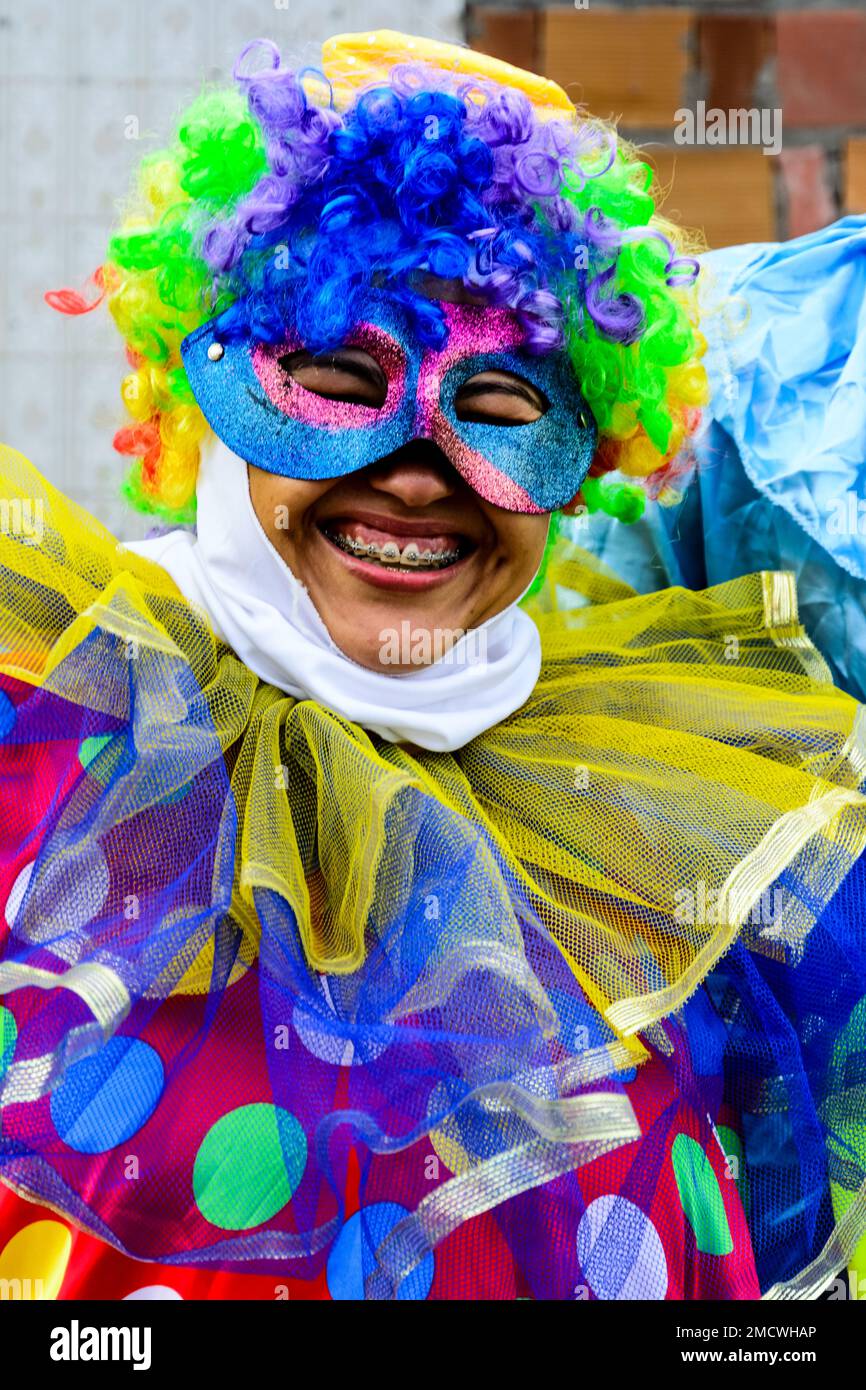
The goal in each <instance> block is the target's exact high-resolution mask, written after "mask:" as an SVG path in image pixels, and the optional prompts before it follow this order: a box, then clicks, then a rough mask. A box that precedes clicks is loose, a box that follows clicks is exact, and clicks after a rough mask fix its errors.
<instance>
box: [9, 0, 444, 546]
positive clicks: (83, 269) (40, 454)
mask: <svg viewBox="0 0 866 1390" xmlns="http://www.w3.org/2000/svg"><path fill="white" fill-rule="evenodd" d="M461 14H462V5H461V4H460V3H458V0H400V4H399V5H398V4H397V0H354V3H349V2H348V0H0V439H2V441H3V442H4V443H7V444H11V445H12V446H13V447H15V448H17V449H20V450H21V452H22V453H25V454H27V456H28V457H29V458H31V459H32V460H33V462H34V463H35V464H36V465H37V467H38V468H39V469H40V470H41V471H42V472H43V473H44V474H45V475H46V476H47V477H48V478H50V479H51V481H52V482H54V483H56V484H58V486H60V487H61V488H62V489H63V490H64V491H65V492H66V493H68V494H69V495H70V496H72V497H74V498H75V499H76V500H77V501H79V502H82V503H83V504H84V505H85V506H87V507H89V508H90V509H91V510H92V511H94V512H95V513H96V514H97V515H98V516H99V517H100V519H101V520H102V521H104V522H105V523H106V524H107V525H109V526H110V527H111V528H112V530H114V531H115V533H116V534H117V535H119V536H122V537H124V538H127V539H128V538H130V537H132V536H136V535H142V534H144V532H145V530H146V529H147V526H148V523H147V522H146V521H145V520H144V519H141V518H139V517H137V516H136V515H135V514H134V513H131V512H130V511H129V510H128V509H127V507H126V506H125V504H124V503H123V502H122V500H121V499H120V497H119V494H118V488H119V484H120V480H121V477H122V475H123V471H124V468H125V460H123V459H121V458H120V457H119V455H117V454H116V453H115V452H114V450H113V449H112V447H111V436H112V434H113V432H114V430H115V429H116V428H117V426H118V425H119V424H121V423H124V414H123V411H122V408H121V405H120V399H119V394H118V388H119V384H120V380H121V377H122V375H123V372H124V359H123V353H122V349H121V345H120V339H119V337H118V335H117V333H116V331H115V330H114V327H113V325H112V323H111V320H110V318H109V316H108V314H107V313H105V312H104V311H97V312H96V313H93V314H90V315H84V316H82V317H78V318H71V319H70V318H66V317H64V316H62V315H60V314H57V313H55V312H54V311H53V310H51V309H49V308H48V306H47V305H46V304H45V303H44V301H43V298H42V296H43V293H44V291H45V290H47V289H54V288H57V287H58V286H66V285H69V286H74V287H82V288H83V286H84V282H85V281H86V279H87V277H88V275H89V274H90V273H91V272H92V271H93V270H94V269H95V267H96V266H98V265H99V264H100V263H101V261H102V259H103V257H104V254H105V247H106V242H107V238H108V235H109V233H110V231H111V228H112V223H113V221H114V219H115V205H116V203H117V201H118V199H120V198H121V197H122V196H123V194H124V193H125V191H126V188H127V186H128V184H129V179H130V172H131V169H132V167H133V165H134V164H135V163H136V162H137V160H138V159H139V158H140V157H141V155H142V154H143V153H144V152H145V151H146V150H148V149H153V148H158V147H159V145H160V144H161V143H162V142H163V141H164V140H165V138H166V137H167V136H168V135H169V132H170V126H171V122H172V119H173V117H174V115H175V114H176V113H177V111H178V110H180V109H181V108H182V107H183V106H184V105H185V104H186V103H187V102H188V101H189V99H190V98H191V97H192V96H193V95H194V94H195V92H196V91H197V90H198V88H199V85H200V84H201V82H202V81H221V82H228V81H229V80H230V74H231V68H232V65H233V62H234V60H235V58H236V57H237V54H238V53H239V52H240V49H241V48H242V47H243V45H244V44H245V43H246V42H247V41H248V40H249V39H252V38H259V37H263V36H264V37H269V38H273V39H275V41H276V42H277V43H278V45H279V46H280V49H281V51H282V52H283V55H284V57H286V58H288V57H292V58H294V57H298V58H299V59H301V61H302V62H304V61H307V62H315V61H316V59H317V55H318V45H319V44H320V42H321V40H322V39H323V38H325V37H327V36H328V35H329V34H335V33H340V32H345V31H355V30H362V29H373V28H385V27H387V28H393V29H402V30H404V31H408V32H415V33H421V34H425V35H427V36H429V37H432V38H440V39H454V38H457V37H459V32H460V16H461ZM130 116H135V117H136V118H137V122H138V129H139V131H140V138H139V139H138V140H135V139H128V138H127V136H126V134H125V130H126V129H128V128H129V126H130V125H131V124H134V123H130V122H128V120H127V118H128V117H130Z"/></svg>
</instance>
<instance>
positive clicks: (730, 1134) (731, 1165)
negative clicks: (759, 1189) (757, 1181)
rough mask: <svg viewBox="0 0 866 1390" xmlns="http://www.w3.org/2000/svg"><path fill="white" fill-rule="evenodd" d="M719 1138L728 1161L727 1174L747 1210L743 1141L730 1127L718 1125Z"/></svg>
mask: <svg viewBox="0 0 866 1390" xmlns="http://www.w3.org/2000/svg"><path fill="white" fill-rule="evenodd" d="M718 1131H719V1138H720V1139H721V1141H722V1148H723V1149H724V1151H725V1155H726V1157H727V1160H728V1172H729V1173H730V1175H731V1178H732V1180H733V1181H734V1182H735V1183H736V1185H737V1191H738V1192H739V1194H740V1201H741V1202H742V1204H743V1210H744V1211H746V1212H748V1210H749V1177H748V1174H747V1172H746V1155H745V1152H744V1150H743V1141H742V1139H741V1138H740V1136H739V1134H737V1131H736V1130H735V1129H731V1127H730V1125H719V1127H718Z"/></svg>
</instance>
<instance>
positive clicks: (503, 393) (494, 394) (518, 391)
mask: <svg viewBox="0 0 866 1390" xmlns="http://www.w3.org/2000/svg"><path fill="white" fill-rule="evenodd" d="M549 409H550V401H549V400H548V399H547V397H546V396H545V394H544V392H543V391H540V390H539V389H538V387H537V386H534V385H533V384H532V382H531V381H525V380H524V379H523V377H522V376H517V375H516V374H515V373H514V372H505V371H500V370H498V369H497V370H495V371H488V372H478V373H477V374H476V375H475V376H473V377H470V378H469V380H468V381H464V383H463V385H462V386H461V387H460V389H459V391H458V392H457V395H456V397H455V400H454V412H455V414H456V416H457V419H458V420H466V421H473V422H475V423H476V424H484V425H531V424H532V422H533V421H534V420H538V419H540V418H541V416H542V415H544V413H545V412H546V411H547V410H549Z"/></svg>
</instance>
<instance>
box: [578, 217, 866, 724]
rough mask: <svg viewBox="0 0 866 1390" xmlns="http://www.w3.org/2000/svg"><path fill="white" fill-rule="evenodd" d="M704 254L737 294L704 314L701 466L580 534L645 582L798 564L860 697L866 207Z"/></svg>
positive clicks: (719, 291) (719, 283)
mask: <svg viewBox="0 0 866 1390" xmlns="http://www.w3.org/2000/svg"><path fill="white" fill-rule="evenodd" d="M703 265H704V269H705V271H706V272H707V274H706V283H707V293H708V294H709V295H710V296H711V297H712V300H713V301H714V302H715V303H716V304H718V303H719V302H723V301H727V303H728V304H729V306H730V308H729V311H727V312H725V313H722V312H719V311H718V310H716V311H715V312H711V313H709V314H708V316H707V319H706V327H705V331H706V334H707V337H708V341H709V349H708V353H707V358H706V364H707V369H708V373H709V377H710V386H711V391H712V402H711V406H710V411H709V415H710V420H709V423H708V426H707V428H706V430H705V431H704V432H703V434H702V437H701V439H700V440H699V442H698V446H697V451H696V452H697V459H698V465H699V467H698V469H697V473H696V476H695V479H694V481H693V482H692V484H691V486H690V487H689V488H688V489H687V491H686V493H685V496H684V498H683V501H682V503H681V504H680V505H678V506H677V507H674V508H662V507H657V506H650V508H648V511H647V515H646V516H645V518H644V519H643V520H642V521H641V522H639V523H637V524H636V525H635V526H631V527H625V526H622V525H621V524H619V523H616V522H610V521H608V520H607V519H599V518H593V519H592V522H591V523H590V525H589V526H588V527H586V528H585V529H584V531H583V534H582V535H581V537H580V539H581V541H582V542H583V543H588V545H589V548H590V549H592V550H594V551H595V552H596V553H597V554H599V555H601V557H602V558H603V559H605V560H606V561H607V562H608V563H609V564H611V565H612V567H613V568H614V569H615V570H616V571H617V572H618V573H619V574H621V575H622V576H623V577H624V578H626V579H627V580H628V581H629V582H630V583H632V584H633V585H634V587H635V588H637V589H639V590H642V591H647V590H650V589H655V588H662V587H664V586H666V585H668V584H685V585H686V586H688V587H690V588H703V587H705V586H706V585H708V584H717V583H721V582H723V581H725V580H727V579H731V578H734V577H735V576H737V575H740V574H746V573H749V572H751V571H754V570H759V569H787V570H791V571H793V572H794V574H795V575H796V577H797V585H798V592H799V598H800V615H801V618H802V621H803V622H804V624H805V626H806V629H807V631H808V632H809V634H810V636H811V637H812V640H813V641H814V642H815V644H816V645H817V646H818V648H819V649H820V650H821V652H822V653H823V655H824V656H825V658H826V659H827V661H828V662H829V664H830V666H831V669H832V671H833V675H834V678H835V680H836V681H837V683H838V684H839V685H841V686H842V687H843V688H845V689H847V690H849V691H850V692H851V693H852V694H853V695H856V696H857V697H858V698H859V699H866V216H856V217H854V216H852V217H845V218H842V219H841V220H840V221H839V222H836V223H835V224H834V225H833V226H831V227H826V228H823V229H822V230H821V231H819V232H815V233H812V234H811V235H809V236H805V237H799V238H797V239H795V240H793V241H789V242H778V243H769V244H766V245H749V246H737V247H730V248H726V249H723V250H720V251H714V252H711V253H709V254H708V255H706V256H705V257H704V258H703ZM732 325H735V326H732Z"/></svg>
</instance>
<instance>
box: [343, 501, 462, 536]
mask: <svg viewBox="0 0 866 1390" xmlns="http://www.w3.org/2000/svg"><path fill="white" fill-rule="evenodd" d="M352 522H356V523H359V524H360V525H362V526H370V527H373V528H374V529H375V530H377V531H385V532H387V533H389V534H390V535H393V536H406V537H407V538H411V537H413V536H420V537H422V538H424V539H427V538H428V537H431V536H442V537H452V538H453V539H454V540H469V539H471V538H470V537H469V536H467V535H466V532H465V531H463V530H461V529H460V527H458V526H452V525H449V524H448V522H445V521H440V520H439V519H438V518H436V517H427V518H426V519H425V518H418V519H417V520H410V519H409V518H407V517H397V516H390V515H389V514H388V513H386V512H368V511H365V510H363V509H356V508H354V507H353V508H352V509H351V511H347V512H339V513H336V514H335V515H334V516H327V517H320V518H319V521H318V524H319V526H321V527H324V528H327V527H337V526H339V525H340V524H343V525H349V524H351V523H352Z"/></svg>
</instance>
